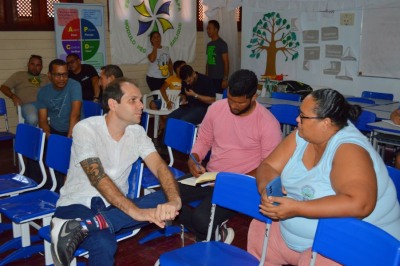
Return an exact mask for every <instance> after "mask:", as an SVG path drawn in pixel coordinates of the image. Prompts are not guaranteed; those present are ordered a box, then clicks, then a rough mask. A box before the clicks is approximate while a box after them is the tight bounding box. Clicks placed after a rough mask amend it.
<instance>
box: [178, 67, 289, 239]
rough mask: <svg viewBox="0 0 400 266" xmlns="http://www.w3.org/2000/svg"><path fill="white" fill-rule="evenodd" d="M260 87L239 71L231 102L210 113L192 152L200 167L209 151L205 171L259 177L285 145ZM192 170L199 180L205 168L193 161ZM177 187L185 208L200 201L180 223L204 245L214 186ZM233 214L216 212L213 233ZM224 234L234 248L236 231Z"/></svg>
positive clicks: (233, 77) (247, 72)
mask: <svg viewBox="0 0 400 266" xmlns="http://www.w3.org/2000/svg"><path fill="white" fill-rule="evenodd" d="M257 84H258V80H257V76H256V75H255V74H254V72H252V71H250V70H244V69H243V70H238V71H236V72H235V73H233V74H232V75H231V77H230V79H229V90H228V98H227V99H223V100H220V101H217V102H215V103H214V104H212V105H211V106H210V108H209V109H208V111H207V114H206V116H205V118H204V120H203V122H202V124H201V126H200V129H199V134H198V138H197V139H196V143H195V144H194V147H193V149H192V155H193V156H194V157H195V159H196V160H197V161H198V162H201V161H202V160H203V159H204V158H205V157H206V155H207V153H208V151H210V150H211V157H210V160H209V162H208V164H207V171H210V172H222V171H228V172H235V173H241V174H249V175H252V176H255V171H256V169H257V167H258V165H259V164H260V163H261V162H262V160H263V159H265V158H266V157H267V156H268V155H269V154H270V153H271V152H272V151H273V150H274V148H275V147H276V146H277V145H278V144H279V142H280V141H281V138H282V132H281V130H280V125H279V122H278V121H277V120H276V118H275V117H274V116H273V115H272V114H271V113H270V112H269V111H268V109H266V108H264V107H263V106H261V105H260V104H259V103H257V101H256V98H257V94H256V91H257ZM188 167H189V170H190V172H191V174H192V175H193V176H195V177H198V176H199V175H201V174H203V173H204V172H205V171H206V169H205V168H204V167H201V168H199V167H198V166H197V165H196V164H195V162H194V161H193V160H192V159H189V161H188ZM179 187H180V191H181V196H182V201H183V203H184V204H185V203H190V202H192V201H195V200H201V201H202V202H201V203H200V205H199V206H198V207H196V208H191V207H190V206H188V205H184V206H183V207H182V211H181V214H180V215H179V222H181V223H182V224H183V225H185V227H187V228H188V229H189V230H190V231H192V232H194V233H195V234H196V239H197V241H202V240H205V239H206V236H207V229H208V224H209V221H210V214H211V199H212V194H213V187H211V186H206V187H192V186H188V185H183V184H180V185H179ZM234 214H235V212H233V211H230V210H227V209H225V208H220V207H217V211H216V216H215V221H216V222H215V223H214V228H213V232H215V229H216V228H217V226H220V224H221V223H222V222H224V221H225V220H227V219H229V218H230V217H231V216H232V215H234ZM220 235H221V236H222V238H221V240H222V241H224V242H226V243H231V242H232V240H233V237H234V231H233V229H231V228H228V229H226V228H225V227H224V228H220ZM214 238H215V237H214V236H213V239H214ZM217 240H218V239H217Z"/></svg>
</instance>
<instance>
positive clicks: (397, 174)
mask: <svg viewBox="0 0 400 266" xmlns="http://www.w3.org/2000/svg"><path fill="white" fill-rule="evenodd" d="M386 168H387V170H388V172H389V176H390V178H391V179H392V181H393V183H394V186H395V188H396V193H397V200H398V201H399V203H400V170H399V169H396V168H394V167H391V166H388V165H387V166H386Z"/></svg>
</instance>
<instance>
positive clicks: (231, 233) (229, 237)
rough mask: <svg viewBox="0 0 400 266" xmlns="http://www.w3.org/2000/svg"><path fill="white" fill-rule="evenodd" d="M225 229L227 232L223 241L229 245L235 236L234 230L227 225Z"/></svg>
mask: <svg viewBox="0 0 400 266" xmlns="http://www.w3.org/2000/svg"><path fill="white" fill-rule="evenodd" d="M226 230H227V232H228V233H227V234H226V239H225V241H224V243H225V244H228V245H230V244H231V243H232V242H233V239H234V238H235V231H233V229H232V228H230V227H228V228H227V229H226Z"/></svg>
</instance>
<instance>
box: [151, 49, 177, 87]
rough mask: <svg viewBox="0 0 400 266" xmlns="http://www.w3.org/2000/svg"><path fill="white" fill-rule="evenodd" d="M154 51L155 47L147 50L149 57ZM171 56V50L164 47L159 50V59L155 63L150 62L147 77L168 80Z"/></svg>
mask: <svg viewBox="0 0 400 266" xmlns="http://www.w3.org/2000/svg"><path fill="white" fill-rule="evenodd" d="M152 51H153V47H152V46H150V47H148V48H147V55H149V54H151V52H152ZM170 58H171V56H170V55H169V48H168V47H167V46H163V47H161V48H160V49H157V57H156V60H154V62H150V61H149V68H148V69H147V76H149V77H152V78H158V79H161V78H168V77H169V69H168V62H169V60H170Z"/></svg>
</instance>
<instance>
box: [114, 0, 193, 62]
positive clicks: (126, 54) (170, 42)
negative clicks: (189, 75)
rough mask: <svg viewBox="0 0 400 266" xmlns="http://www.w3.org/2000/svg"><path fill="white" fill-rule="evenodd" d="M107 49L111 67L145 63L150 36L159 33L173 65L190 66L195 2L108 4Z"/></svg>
mask: <svg viewBox="0 0 400 266" xmlns="http://www.w3.org/2000/svg"><path fill="white" fill-rule="evenodd" d="M109 9H110V28H111V29H112V31H110V48H111V59H112V62H113V63H114V64H144V63H148V59H147V54H148V52H149V51H150V52H151V50H152V46H151V43H150V38H149V35H150V33H151V32H154V31H156V32H159V33H160V35H161V44H162V46H166V47H168V48H169V53H170V55H171V58H172V61H176V60H185V61H186V62H193V60H194V57H195V51H196V36H197V31H196V4H195V1H194V0H175V1H170V0H110V2H109ZM162 63H163V62H161V63H160V66H161V65H162Z"/></svg>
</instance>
